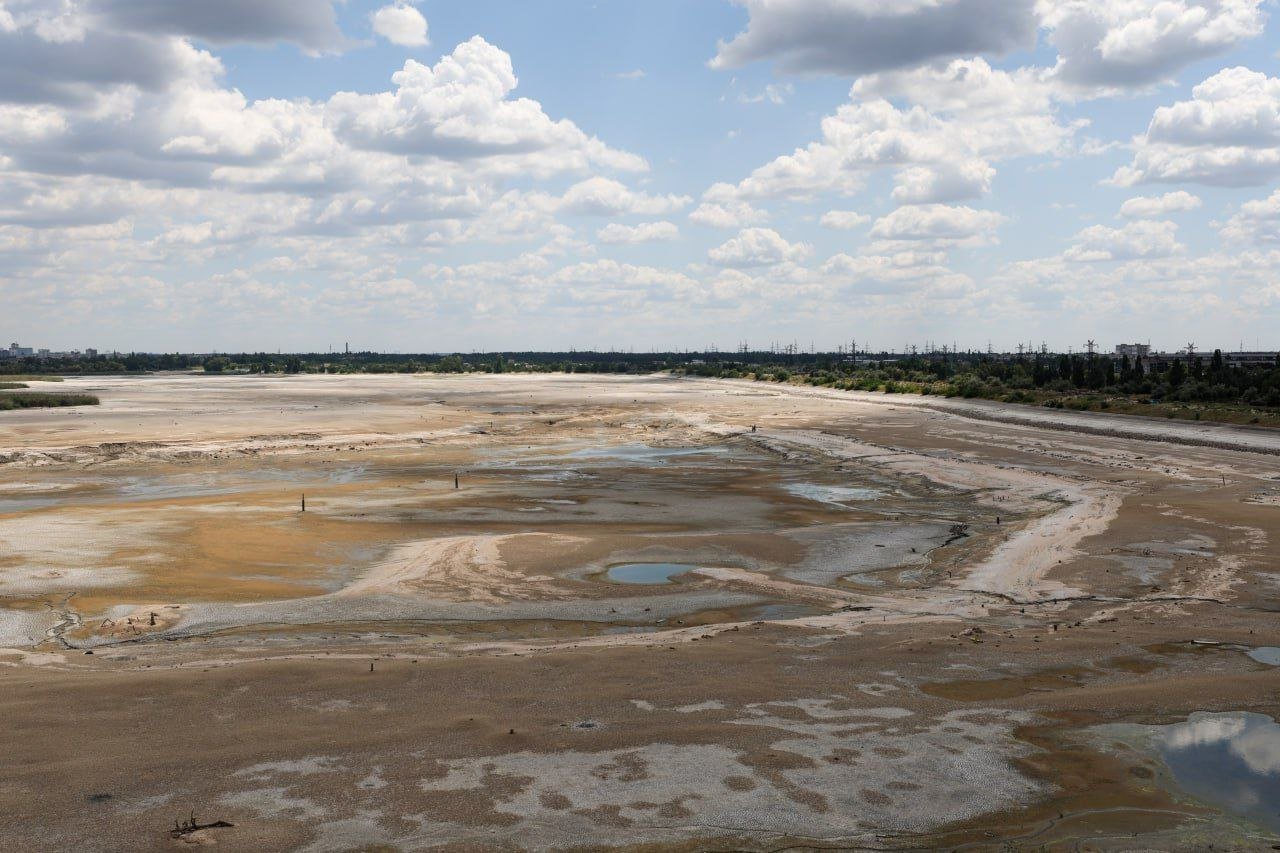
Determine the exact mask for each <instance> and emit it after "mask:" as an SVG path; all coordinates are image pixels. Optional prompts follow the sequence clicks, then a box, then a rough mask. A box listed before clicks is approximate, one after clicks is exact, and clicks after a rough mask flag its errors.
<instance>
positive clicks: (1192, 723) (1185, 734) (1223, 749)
mask: <svg viewBox="0 0 1280 853" xmlns="http://www.w3.org/2000/svg"><path fill="white" fill-rule="evenodd" d="M1102 730H1103V731H1107V732H1109V733H1113V734H1117V735H1119V736H1120V738H1121V739H1122V740H1129V739H1130V738H1132V739H1131V742H1132V743H1133V744H1134V745H1135V746H1138V747H1140V748H1142V747H1145V748H1146V749H1147V751H1149V752H1152V753H1155V754H1156V755H1159V757H1160V758H1161V760H1163V761H1164V763H1165V766H1167V767H1168V768H1169V772H1170V773H1171V774H1172V775H1173V780H1174V783H1175V784H1176V785H1177V786H1178V787H1179V788H1181V789H1182V790H1184V791H1186V792H1187V793H1188V794H1191V795H1192V796H1194V797H1196V798H1197V799H1199V800H1202V801H1203V802H1206V803H1209V804H1210V805H1213V806H1216V807H1218V808H1221V809H1223V810H1224V811H1227V812H1230V813H1231V814H1235V815H1238V816H1240V817H1243V818H1246V819H1248V820H1251V821H1254V822H1255V823H1258V824H1260V825H1262V826H1265V827H1267V828H1268V829H1270V830H1273V831H1280V724H1277V723H1276V721H1275V720H1273V719H1271V718H1270V717H1268V716H1265V715H1263V714H1253V713H1248V712H1244V711H1238V712H1231V713H1222V714H1215V713H1196V714H1192V715H1191V716H1190V717H1188V718H1187V720H1186V721H1185V722H1181V723H1174V724H1172V725H1168V726H1128V725H1121V726H1104V727H1102ZM1126 735H1128V736H1130V737H1129V738H1127V737H1126Z"/></svg>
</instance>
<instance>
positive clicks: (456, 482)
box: [453, 471, 458, 489]
mask: <svg viewBox="0 0 1280 853" xmlns="http://www.w3.org/2000/svg"><path fill="white" fill-rule="evenodd" d="M453 487H454V488H455V489H456V488H458V472H457V471H454V472H453Z"/></svg>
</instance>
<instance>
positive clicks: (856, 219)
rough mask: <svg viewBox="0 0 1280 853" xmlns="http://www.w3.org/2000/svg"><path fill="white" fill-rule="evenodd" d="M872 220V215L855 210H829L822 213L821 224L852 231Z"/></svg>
mask: <svg viewBox="0 0 1280 853" xmlns="http://www.w3.org/2000/svg"><path fill="white" fill-rule="evenodd" d="M870 221H871V217H869V216H867V215H866V214H863V213H858V212H857V211H853V210H828V211H827V212H826V213H824V214H822V219H820V220H819V224H821V225H822V227H824V228H834V229H836V230H839V231H852V230H853V229H854V228H857V227H858V226H859V225H865V224H866V223H868V222H870Z"/></svg>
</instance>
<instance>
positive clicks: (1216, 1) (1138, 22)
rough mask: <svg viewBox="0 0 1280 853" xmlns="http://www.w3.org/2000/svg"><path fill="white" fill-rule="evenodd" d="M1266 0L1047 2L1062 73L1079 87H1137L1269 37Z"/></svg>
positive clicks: (1043, 5) (1046, 20) (1042, 5)
mask: <svg viewBox="0 0 1280 853" xmlns="http://www.w3.org/2000/svg"><path fill="white" fill-rule="evenodd" d="M1261 6H1262V0H1040V2H1039V4H1038V8H1039V11H1040V14H1041V18H1042V23H1043V25H1044V27H1046V28H1047V30H1048V38H1049V41H1050V43H1051V44H1052V45H1053V46H1054V47H1055V48H1057V50H1058V64H1057V66H1056V68H1055V69H1054V70H1055V75H1056V77H1057V79H1059V80H1061V81H1062V82H1064V83H1065V84H1067V85H1070V86H1075V87H1084V88H1090V87H1101V88H1132V87H1136V86H1146V85H1150V84H1152V83H1158V82H1161V81H1164V80H1166V79H1168V78H1169V77H1170V76H1171V75H1172V74H1173V73H1174V72H1176V71H1177V70H1178V69H1180V68H1183V67H1185V66H1187V65H1189V64H1190V63H1192V62H1195V61H1197V60H1200V59H1204V58H1205V57H1209V56H1213V55H1215V54H1218V53H1222V52H1223V51H1225V50H1227V49H1229V48H1231V47H1234V46H1235V45H1237V44H1239V43H1240V42H1242V41H1244V40H1246V39H1249V38H1253V37H1255V36H1258V35H1260V34H1261V33H1262V29H1263V25H1264V23H1265V16H1264V15H1263V12H1262V10H1261Z"/></svg>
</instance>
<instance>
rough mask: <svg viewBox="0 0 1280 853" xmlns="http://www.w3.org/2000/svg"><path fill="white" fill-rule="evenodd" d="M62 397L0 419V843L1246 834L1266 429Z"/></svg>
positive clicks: (1239, 838) (419, 390) (1262, 680)
mask: <svg viewBox="0 0 1280 853" xmlns="http://www.w3.org/2000/svg"><path fill="white" fill-rule="evenodd" d="M66 384H67V385H68V386H75V387H77V388H78V387H80V386H89V385H92V386H93V387H94V388H95V391H94V393H96V394H98V395H99V396H100V397H101V398H102V401H103V404H102V405H101V406H100V407H98V408H97V409H96V410H95V411H94V412H92V413H76V412H59V411H42V412H20V413H6V415H5V417H4V418H3V419H0V459H3V460H5V461H4V462H3V464H0V679H3V680H4V682H5V683H4V684H2V685H0V690H2V691H3V693H0V695H2V696H4V697H6V698H4V699H0V704H2V705H3V708H2V709H0V711H2V712H3V713H4V714H5V719H6V720H7V721H11V724H10V726H9V727H8V729H7V733H6V743H5V746H6V747H8V752H9V754H10V755H11V756H12V758H11V760H10V762H9V763H8V764H7V765H6V767H5V768H4V769H3V770H0V808H3V809H4V810H5V813H6V814H7V815H9V819H7V820H6V821H5V822H3V824H0V844H3V845H4V846H5V847H6V848H16V849H59V850H62V849H75V848H77V847H84V848H101V847H104V846H105V847H111V848H114V847H120V846H130V845H132V846H138V845H141V846H143V847H156V846H165V845H168V844H172V843H177V842H174V841H173V840H171V839H169V837H168V834H167V829H171V828H172V825H173V820H174V819H187V818H188V817H189V816H190V812H191V811H192V810H195V811H196V812H197V814H196V817H197V818H198V819H199V820H198V822H199V823H200V824H201V825H204V824H214V823H221V824H230V825H218V826H209V827H207V828H205V829H200V830H198V831H196V832H194V833H189V834H187V835H184V836H183V839H182V843H184V844H185V843H188V842H192V841H195V842H211V843H218V844H220V845H226V846H228V847H230V848H231V849H263V850H275V849H280V850H292V849H308V850H349V849H359V848H363V847H376V846H379V845H381V846H383V847H387V848H393V849H403V850H413V849H426V848H431V847H437V846H441V845H460V846H465V847H470V848H484V849H488V848H503V849H506V848H511V847H528V848H535V849H556V848H567V847H574V846H582V845H584V844H585V845H587V846H590V847H608V846H615V845H619V846H621V845H627V844H635V843H650V844H655V845H659V846H678V847H681V849H688V848H696V849H701V848H705V847H711V846H716V847H721V846H731V847H735V848H745V849H765V848H772V847H775V846H779V845H783V846H785V845H788V844H795V845H800V846H804V845H819V846H850V847H876V848H895V847H902V848H919V847H926V848H928V847H936V846H956V847H967V848H970V849H972V848H983V847H984V846H998V845H1000V844H1012V845H1015V846H1016V845H1020V844H1034V845H1040V844H1046V845H1049V846H1053V845H1075V844H1080V843H1086V842H1087V843H1090V844H1095V845H1097V846H1100V847H1102V848H1106V847H1108V846H1116V845H1122V844H1131V843H1132V838H1133V836H1134V835H1135V834H1136V835H1138V836H1140V837H1142V838H1144V839H1145V842H1144V843H1145V845H1146V846H1148V847H1153V848H1158V849H1197V848H1198V847H1200V846H1202V843H1203V842H1204V840H1205V839H1209V838H1212V839H1213V840H1214V841H1215V843H1218V844H1220V845H1222V846H1224V847H1230V845H1235V846H1236V847H1239V848H1241V849H1252V848H1254V847H1257V846H1269V844H1270V843H1271V842H1270V841H1269V840H1268V839H1270V838H1272V837H1273V836H1274V833H1275V832H1276V831H1277V828H1276V826H1275V825H1274V823H1273V822H1272V819H1271V817H1270V816H1269V815H1270V812H1268V811H1267V810H1268V809H1272V808H1273V805H1274V804H1273V803H1272V802H1271V801H1270V800H1269V799H1268V795H1267V794H1266V790H1267V785H1268V784H1270V782H1271V781H1272V780H1273V778H1274V777H1269V776H1268V775H1267V774H1269V773H1272V772H1273V770H1272V769H1268V768H1270V765H1269V764H1268V763H1267V761H1268V759H1266V758H1265V756H1266V755H1269V754H1274V753H1272V752H1269V751H1270V750H1274V749H1280V747H1277V746H1276V745H1275V743H1274V737H1273V732H1274V726H1275V724H1274V722H1272V720H1273V719H1274V718H1275V717H1276V714H1277V710H1278V709H1277V707H1276V696H1277V690H1276V688H1277V687H1278V686H1280V668H1278V667H1276V666H1275V665H1274V661H1273V660H1272V659H1271V658H1270V657H1269V655H1270V654H1271V653H1272V652H1273V651H1274V647H1276V646H1277V645H1280V635H1277V633H1276V630H1277V629H1276V622H1275V610H1276V608H1275V605H1274V601H1275V598H1276V594H1277V591H1278V587H1280V569H1277V568H1276V567H1277V566H1278V565H1280V562H1278V561H1277V551H1276V544H1275V542H1273V538H1274V537H1273V536H1272V535H1271V534H1272V533H1273V532H1274V531H1275V530H1277V529H1280V525H1278V524H1277V522H1278V521H1280V516H1278V515H1277V513H1278V512H1280V509H1278V508H1277V504H1276V503H1275V501H1273V500H1271V498H1272V497H1273V496H1274V494H1275V486H1274V478H1275V477H1277V476H1280V460H1277V459H1276V457H1275V456H1274V454H1272V453H1271V452H1270V450H1271V447H1272V439H1271V436H1270V434H1269V433H1266V432H1260V431H1249V430H1236V431H1227V432H1223V431H1222V430H1217V431H1215V432H1214V433H1213V436H1212V441H1208V440H1203V441H1202V440H1201V432H1203V430H1200V429H1199V428H1197V427H1194V426H1193V425H1185V427H1184V425H1179V424H1168V425H1164V424H1161V425H1143V427H1142V429H1141V430H1140V431H1138V432H1136V433H1134V434H1133V435H1130V434H1128V433H1117V434H1102V433H1100V432H1099V431H1098V430H1095V429H1092V428H1090V427H1089V426H1088V424H1087V423H1084V422H1081V424H1077V423H1076V421H1075V420H1072V419H1070V418H1068V419H1067V420H1066V421H1064V422H1063V423H1060V424H1059V423H1054V424H1042V423H1039V422H1037V421H1036V420H1035V419H1031V420H1028V419H1027V418H1022V417H1014V416H1012V415H1011V417H1010V418H1009V419H1005V418H1004V417H1003V415H1001V413H1000V412H999V411H995V410H992V408H991V407H983V408H982V410H981V411H980V412H973V411H969V410H968V409H966V408H964V407H963V406H957V407H949V406H948V405H947V404H936V405H931V406H929V407H922V406H916V405H903V401H902V400H901V399H900V398H895V397H883V396H880V395H859V394H846V395H837V394H828V393H813V392H811V391H809V390H807V389H789V388H786V387H778V386H760V385H755V384H752V383H735V382H710V381H689V380H675V379H671V378H667V377H610V378H594V377H581V376H537V377H534V376H501V377H499V376H492V377H471V376H465V377H423V376H407V377H405V376H395V377H279V378H271V377H224V378H222V379H219V380H217V381H213V380H211V379H208V378H203V377H198V376H182V375H173V376H163V375H161V376H153V377H130V378H127V379H95V380H82V379H69V380H68V381H67V383H66ZM907 402H911V401H907ZM10 414H12V415H13V417H12V418H10V417H8V415H10ZM1015 414H1016V413H1015ZM1037 417H1038V418H1039V417H1042V416H1039V415H1037ZM1108 423H1109V422H1108ZM1082 424H1083V425H1082ZM1077 427H1079V428H1078V429H1077ZM1107 429H1108V430H1110V427H1109V426H1108V427H1107ZM1135 435H1140V436H1141V437H1140V438H1138V437H1134V436H1135ZM1250 442H1256V443H1258V447H1257V448H1256V449H1257V451H1258V452H1253V451H1252V450H1250V447H1251V444H1250ZM455 478H456V479H455ZM304 495H305V498H306V509H305V511H303V510H302V499H303V496H304ZM1199 637H1213V638H1214V643H1212V644H1208V643H1195V642H1192V641H1193V640H1195V639H1196V638H1199ZM90 652H91V654H90ZM55 707H58V708H64V709H74V710H69V711H64V712H63V713H61V714H58V715H50V714H49V713H48V712H47V710H46V709H49V708H55ZM1206 720H1209V721H1212V722H1213V726H1216V729H1214V730H1215V731H1217V732H1219V733H1221V736H1220V737H1218V739H1217V740H1214V739H1213V738H1210V737H1209V736H1208V735H1206V734H1204V732H1206V731H1208V729H1209V728H1212V726H1209V724H1207V723H1206V722H1205V721H1206ZM1179 727H1183V728H1179ZM1237 729H1238V730H1239V731H1237ZM1228 730H1230V731H1228ZM1188 731H1194V732H1198V733H1199V734H1196V735H1195V736H1194V737H1192V736H1189V735H1176V734H1167V735H1166V734H1159V733H1160V732H1173V733H1176V732H1183V733H1185V732H1188ZM1215 737H1217V736H1215ZM1184 741H1186V742H1188V743H1192V744H1193V745H1194V749H1202V752H1197V753H1195V756H1196V757H1195V758H1194V761H1192V760H1189V759H1187V760H1184V759H1186V756H1187V755H1191V753H1189V752H1185V751H1184V752H1177V751H1176V750H1174V751H1170V750H1172V747H1168V745H1169V744H1172V743H1182V742H1184ZM1241 743H1246V744H1247V746H1245V747H1242V746H1239V744H1241ZM1123 744H1127V745H1123ZM1161 744H1164V745H1165V746H1166V747H1168V748H1165V749H1162V748H1160V745H1161ZM1190 748H1191V747H1188V749H1190ZM1204 750H1207V751H1204ZM1215 750H1216V751H1215ZM1242 754H1243V755H1245V756H1247V757H1241V755H1242ZM1259 756H1263V757H1262V758H1259ZM1233 762H1234V763H1233ZM1259 767H1262V768H1264V769H1263V771H1261V773H1262V775H1257V774H1258V772H1259V770H1258V768H1259ZM196 768H198V770H197V769H196ZM1231 785H1235V787H1231ZM1222 791H1236V792H1237V793H1236V794H1231V795H1229V796H1226V797H1225V798H1224V797H1223V796H1218V794H1219V793H1220V792H1222ZM49 792H54V793H52V794H50V793H49ZM1246 800H1247V801H1250V802H1253V803H1255V805H1256V807H1252V806H1250V807H1245V805H1242V803H1245V801H1246ZM1246 805H1247V804H1246ZM1113 842H1114V844H1113Z"/></svg>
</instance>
